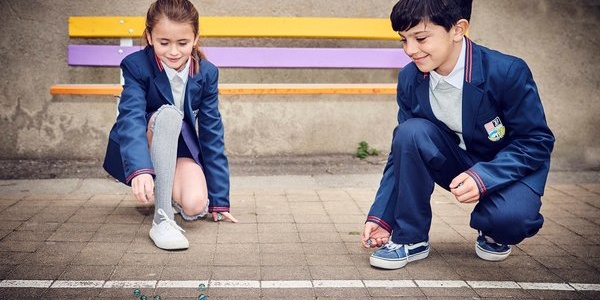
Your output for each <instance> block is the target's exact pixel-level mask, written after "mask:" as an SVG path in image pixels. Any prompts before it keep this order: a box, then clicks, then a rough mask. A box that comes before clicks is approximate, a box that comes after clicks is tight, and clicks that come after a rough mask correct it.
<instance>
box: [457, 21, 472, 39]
mask: <svg viewBox="0 0 600 300" xmlns="http://www.w3.org/2000/svg"><path fill="white" fill-rule="evenodd" d="M468 31H469V21H467V20H466V19H460V20H458V22H456V25H454V40H455V41H456V42H458V41H461V40H462V38H463V37H464V36H465V35H467V33H468Z"/></svg>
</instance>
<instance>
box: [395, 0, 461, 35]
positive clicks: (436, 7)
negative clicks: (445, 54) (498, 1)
mask: <svg viewBox="0 0 600 300" xmlns="http://www.w3.org/2000/svg"><path fill="white" fill-rule="evenodd" d="M472 5H473V0H400V1H398V3H396V5H394V8H393V9H392V13H391V14H390V20H391V21H392V28H393V29H394V31H406V30H408V29H411V28H413V27H415V26H417V25H418V24H419V23H421V21H425V22H431V23H434V24H436V25H440V26H442V27H444V28H445V29H446V31H450V28H452V26H454V25H456V23H457V22H458V21H459V20H460V19H466V20H467V21H469V20H470V19H471V6H472Z"/></svg>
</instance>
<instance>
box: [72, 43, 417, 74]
mask: <svg viewBox="0 0 600 300" xmlns="http://www.w3.org/2000/svg"><path fill="white" fill-rule="evenodd" d="M140 49H141V47H140V46H129V47H124V46H106V45H69V49H68V52H69V55H68V56H69V57H68V61H69V65H72V66H118V65H119V64H120V63H121V60H122V59H123V58H124V57H125V56H127V55H128V54H130V53H133V52H135V51H138V50H140ZM202 50H203V51H204V53H205V54H206V57H207V58H208V60H210V61H211V62H212V63H214V64H215V65H217V66H218V67H222V68H364V69H399V68H402V67H404V66H405V65H406V64H408V63H409V62H410V58H408V56H406V54H405V53H404V51H403V50H402V49H395V48H256V47H205V48H202Z"/></svg>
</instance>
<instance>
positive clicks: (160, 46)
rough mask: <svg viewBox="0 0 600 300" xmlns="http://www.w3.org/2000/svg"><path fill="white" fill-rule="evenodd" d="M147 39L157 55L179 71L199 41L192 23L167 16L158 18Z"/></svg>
mask: <svg viewBox="0 0 600 300" xmlns="http://www.w3.org/2000/svg"><path fill="white" fill-rule="evenodd" d="M147 39H148V44H149V45H152V46H153V47H154V53H156V56H158V58H159V59H160V60H161V61H162V62H163V63H165V64H166V65H167V66H168V67H169V68H171V69H175V70H177V71H181V69H182V68H183V67H184V66H185V63H186V62H187V60H188V59H189V58H190V55H191V54H192V50H193V48H194V45H196V44H197V43H198V37H197V36H196V35H195V34H194V27H193V26H192V24H188V23H180V22H174V21H171V20H169V19H168V18H166V17H162V18H160V19H159V20H158V22H157V23H156V25H155V26H154V28H152V33H149V34H148V35H147Z"/></svg>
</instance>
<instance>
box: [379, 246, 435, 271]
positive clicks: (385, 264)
mask: <svg viewBox="0 0 600 300" xmlns="http://www.w3.org/2000/svg"><path fill="white" fill-rule="evenodd" d="M427 256H429V249H427V251H423V252H421V253H419V254H414V255H410V256H409V257H408V259H403V260H397V259H396V260H394V259H385V258H381V257H374V256H372V255H371V257H370V258H369V263H370V264H371V266H373V267H376V268H380V269H387V270H396V269H400V268H402V267H404V266H406V264H408V263H409V262H413V261H417V260H421V259H424V258H427Z"/></svg>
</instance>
